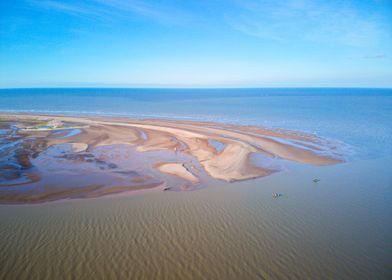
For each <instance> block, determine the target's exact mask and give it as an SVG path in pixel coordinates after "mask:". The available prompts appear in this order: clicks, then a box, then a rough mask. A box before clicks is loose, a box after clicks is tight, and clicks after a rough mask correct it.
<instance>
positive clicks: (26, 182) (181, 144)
mask: <svg viewBox="0 0 392 280" xmlns="http://www.w3.org/2000/svg"><path fill="white" fill-rule="evenodd" d="M0 131H1V133H0V171H1V172H0V173H1V175H0V203H38V202H45V201H53V200H58V199H69V198H90V197H99V196H103V195H109V194H117V193H123V192H128V191H134V190H141V189H143V190H146V189H154V190H194V189H197V188H201V187H206V186H208V185H209V184H210V183H211V182H212V181H213V180H224V181H227V182H235V181H239V180H248V179H254V178H258V177H262V176H267V175H269V174H272V173H273V172H277V171H279V170H280V169H281V168H279V166H280V165H278V164H273V163H274V162H279V164H282V163H284V162H285V160H287V161H294V162H298V163H303V164H311V165H331V164H337V163H340V162H341V161H342V155H341V154H339V152H338V149H337V147H336V143H334V142H333V141H330V140H326V139H322V138H320V137H317V136H316V135H313V134H307V133H303V132H298V131H289V130H283V129H268V128H263V127H257V126H245V125H233V124H223V123H212V122H196V121H183V120H164V119H130V118H119V117H83V116H59V115H56V116H54V115H32V114H8V113H7V114H0ZM271 163H272V164H271Z"/></svg>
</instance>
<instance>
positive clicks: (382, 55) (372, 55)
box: [363, 53, 387, 59]
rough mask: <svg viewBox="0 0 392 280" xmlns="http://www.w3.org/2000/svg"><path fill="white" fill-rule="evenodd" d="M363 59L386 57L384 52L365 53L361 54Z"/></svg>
mask: <svg viewBox="0 0 392 280" xmlns="http://www.w3.org/2000/svg"><path fill="white" fill-rule="evenodd" d="M363 58H364V59H383V58H387V55H386V54H385V53H380V54H371V55H365V56H363Z"/></svg>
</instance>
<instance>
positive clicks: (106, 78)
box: [0, 0, 392, 88]
mask: <svg viewBox="0 0 392 280" xmlns="http://www.w3.org/2000/svg"><path fill="white" fill-rule="evenodd" d="M0 87H1V88H8V87H392V1H391V0H367V1H365V0H355V1H350V0H345V1H333V0H329V1H325V0H320V1H319V0H313V1H311V0H287V1H285V0H280V1H275V0H186V1H185V0H173V1H172V0H155V1H152V0H146V1H141V0H85V1H81V0H80V1H74V0H69V1H60V0H1V1H0Z"/></svg>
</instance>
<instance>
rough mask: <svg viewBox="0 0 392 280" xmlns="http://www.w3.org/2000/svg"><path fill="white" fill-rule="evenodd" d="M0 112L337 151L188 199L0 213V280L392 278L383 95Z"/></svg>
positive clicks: (71, 100) (0, 100) (111, 103)
mask: <svg viewBox="0 0 392 280" xmlns="http://www.w3.org/2000/svg"><path fill="white" fill-rule="evenodd" d="M0 112H34V113H52V114H78V115H114V116H129V117H137V118H150V117H158V118H171V119H191V120H207V121H216V122H225V123H240V124H253V125H261V126H267V127H278V128H286V129H295V130H300V131H305V132H310V133H316V134H317V135H320V136H321V137H324V138H331V139H334V140H337V141H340V142H341V143H342V147H344V149H345V152H346V162H345V163H343V164H339V165H335V166H328V167H311V166H306V165H300V164H291V165H289V168H288V170H286V171H284V172H280V173H277V174H274V175H272V176H269V177H266V178H260V179H257V180H251V181H246V182H238V183H233V184H229V183H223V182H222V183H218V184H217V185H214V186H210V187H209V188H205V189H202V190H198V191H192V192H178V193H173V192H154V191H152V192H143V193H137V194H133V195H122V196H120V197H104V198H99V199H88V200H73V201H61V202H55V203H45V204H39V205H23V206H20V205H19V206H9V205H1V206H0V278H1V279H61V278H64V279H108V278H113V279H116V278H123V279H129V278H134V279H305V278H309V279H391V278H392V265H391V264H392V90H391V89H338V88H336V89H283V88H282V89H148V90H147V89H13V90H11V89H3V90H0ZM313 178H320V179H321V181H320V182H318V183H317V184H315V183H313V181H312V180H313ZM272 192H278V193H282V194H283V196H282V197H279V198H278V199H274V198H272V196H271V193H272Z"/></svg>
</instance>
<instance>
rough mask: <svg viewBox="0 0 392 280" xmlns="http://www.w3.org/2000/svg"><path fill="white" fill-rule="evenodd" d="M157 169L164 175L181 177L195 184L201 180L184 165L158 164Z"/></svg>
mask: <svg viewBox="0 0 392 280" xmlns="http://www.w3.org/2000/svg"><path fill="white" fill-rule="evenodd" d="M155 167H156V168H157V169H158V170H159V171H161V172H163V173H167V174H171V175H175V176H178V177H181V178H183V179H185V180H188V181H190V182H192V183H194V184H195V183H198V182H199V179H198V178H197V177H196V176H195V175H193V173H191V172H190V171H189V170H188V169H187V168H186V166H185V164H184V163H163V164H157V165H156V166H155Z"/></svg>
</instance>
